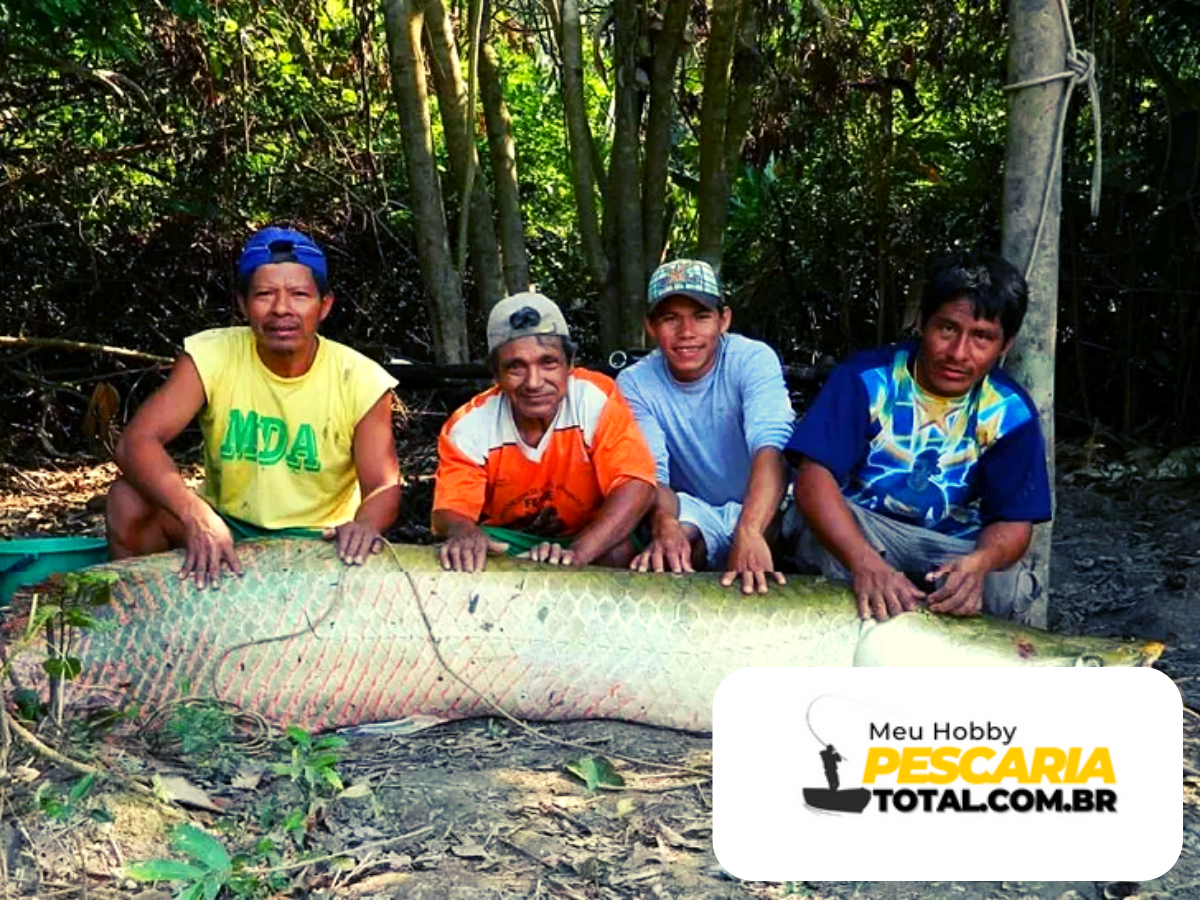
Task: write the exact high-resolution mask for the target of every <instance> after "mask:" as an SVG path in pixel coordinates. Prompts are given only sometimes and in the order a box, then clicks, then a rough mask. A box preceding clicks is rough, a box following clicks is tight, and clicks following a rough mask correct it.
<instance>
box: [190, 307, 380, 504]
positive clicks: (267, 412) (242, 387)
mask: <svg viewBox="0 0 1200 900" xmlns="http://www.w3.org/2000/svg"><path fill="white" fill-rule="evenodd" d="M317 340H318V344H317V355H316V357H315V358H314V359H313V364H312V368H310V369H309V370H308V371H307V372H306V373H305V374H303V375H301V376H299V377H297V378H281V377H280V376H278V375H276V374H275V373H274V372H272V371H271V370H270V369H268V368H267V367H266V366H265V365H263V362H262V360H260V359H259V357H258V351H257V350H256V348H255V341H254V334H253V333H252V332H251V331H250V329H249V328H247V327H244V326H243V327H238V328H217V329H213V330H211V331H202V332H200V333H199V334H195V335H192V336H191V337H189V338H187V339H186V340H185V341H184V343H183V349H184V352H186V353H187V354H188V356H190V357H191V358H192V361H193V362H194V363H195V364H196V368H197V370H198V371H199V372H200V380H201V381H202V382H203V384H204V393H205V397H206V399H207V403H206V404H205V406H204V409H203V410H201V413H200V429H201V431H202V432H203V433H204V488H203V496H204V498H205V499H206V500H208V502H209V503H211V504H212V505H213V506H214V507H215V508H216V509H217V510H218V511H219V512H222V513H225V514H226V515H230V516H234V517H235V518H238V519H243V520H245V521H247V522H250V523H252V524H254V525H258V526H259V527H261V528H321V527H324V526H326V525H338V524H341V523H342V522H347V521H349V520H351V519H353V518H354V513H355V512H356V511H357V509H358V505H359V503H360V502H361V496H360V492H359V489H358V474H357V471H356V469H355V466H354V455H353V441H354V429H355V427H356V426H357V425H358V422H359V420H361V419H362V417H363V416H364V415H366V413H367V411H368V410H370V409H371V407H372V406H374V405H375V403H376V402H378V400H379V398H380V397H382V396H383V395H384V393H386V392H387V391H389V390H391V389H392V388H393V387H395V385H396V379H394V378H392V376H390V375H389V374H388V373H387V372H386V371H384V369H383V368H382V367H381V366H379V365H377V364H376V363H374V362H372V361H371V360H369V359H367V358H366V357H365V356H363V355H362V354H361V353H358V352H356V351H354V350H351V349H350V348H349V347H346V346H344V345H342V344H339V343H337V342H335V341H330V340H326V339H325V338H321V337H318V338H317Z"/></svg>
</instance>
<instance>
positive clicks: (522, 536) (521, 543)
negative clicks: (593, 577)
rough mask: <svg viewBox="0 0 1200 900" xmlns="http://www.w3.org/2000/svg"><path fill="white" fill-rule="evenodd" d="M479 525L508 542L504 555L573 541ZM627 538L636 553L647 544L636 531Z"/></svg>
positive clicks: (495, 536)
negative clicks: (539, 546)
mask: <svg viewBox="0 0 1200 900" xmlns="http://www.w3.org/2000/svg"><path fill="white" fill-rule="evenodd" d="M479 527H480V530H482V531H483V533H484V534H486V535H487V536H488V537H490V538H492V539H493V540H497V541H500V542H502V543H505V544H508V549H507V550H505V551H504V555H505V556H520V555H521V554H522V553H528V552H529V551H530V550H532V549H533V548H534V547H536V546H537V545H538V544H545V543H547V542H549V543H551V544H558V546H560V547H562V548H563V549H564V550H565V549H568V548H570V546H571V545H572V544H573V543H575V538H573V537H545V536H543V535H540V534H530V533H529V532H527V531H517V530H515V529H513V528H501V527H500V526H499V525H481V526H479ZM629 539H630V540H631V541H633V547H634V549H635V550H637V552H638V553H641V552H642V551H643V550H645V549H646V547H648V546H649V545H648V544H647V543H646V542H645V541H644V540H642V538H641V536H640V535H638V533H637V532H636V531H635V532H633V534H631V535H629Z"/></svg>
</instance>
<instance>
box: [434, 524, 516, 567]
mask: <svg viewBox="0 0 1200 900" xmlns="http://www.w3.org/2000/svg"><path fill="white" fill-rule="evenodd" d="M507 549H508V544H505V543H503V542H502V541H494V540H492V539H491V538H489V537H488V536H487V533H486V532H484V530H483V529H482V528H480V527H479V526H478V525H474V524H470V523H464V524H460V525H458V526H457V529H456V531H455V533H454V534H453V535H451V536H450V538H449V539H448V540H447V541H446V543H444V544H442V546H441V549H440V550H438V559H440V560H441V563H442V568H443V569H449V570H450V571H453V572H482V571H483V570H484V567H486V566H487V558H488V554H489V553H495V554H500V553H503V552H504V551H505V550H507Z"/></svg>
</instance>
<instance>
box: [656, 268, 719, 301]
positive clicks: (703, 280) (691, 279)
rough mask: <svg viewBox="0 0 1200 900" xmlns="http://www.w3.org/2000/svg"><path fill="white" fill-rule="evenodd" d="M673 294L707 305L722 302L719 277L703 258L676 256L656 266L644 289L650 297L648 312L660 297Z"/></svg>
mask: <svg viewBox="0 0 1200 900" xmlns="http://www.w3.org/2000/svg"><path fill="white" fill-rule="evenodd" d="M676 294H682V295H683V296H684V297H691V298H692V299H693V300H695V301H696V302H697V303H703V304H704V305H705V306H707V307H708V308H709V309H718V308H719V307H720V306H721V282H720V279H718V278H717V273H716V272H714V271H713V267H712V266H710V265H709V264H708V263H706V262H704V261H703V260H699V259H676V260H672V261H671V262H668V263H663V264H662V265H661V266H659V267H658V268H657V269H655V270H654V274H653V275H651V276H650V289H649V291H648V292H647V295H648V299H649V301H650V307H649V309H648V310H647V312H654V307H656V306H658V304H659V301H661V300H665V299H666V298H667V297H673V296H674V295H676Z"/></svg>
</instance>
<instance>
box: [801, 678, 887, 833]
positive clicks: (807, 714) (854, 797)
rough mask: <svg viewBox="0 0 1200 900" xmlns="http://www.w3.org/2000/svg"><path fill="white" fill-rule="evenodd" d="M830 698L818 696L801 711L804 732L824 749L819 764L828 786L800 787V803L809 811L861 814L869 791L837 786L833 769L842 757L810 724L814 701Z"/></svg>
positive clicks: (868, 796) (868, 801)
mask: <svg viewBox="0 0 1200 900" xmlns="http://www.w3.org/2000/svg"><path fill="white" fill-rule="evenodd" d="M833 696H834V695H833V694H822V695H821V696H820V697H815V698H813V700H812V702H811V703H809V704H808V709H807V710H805V711H804V724H806V725H807V726H808V730H809V732H810V733H811V734H812V736H813V738H814V739H815V740H816V742H817V743H818V744H820V745H821V746H822V747H823V748H824V749H823V750H821V751H820V757H821V765H822V766H823V767H824V769H825V781H826V782H827V783H828V787H826V788H818V787H806V788H804V802H805V804H807V805H808V806H810V807H812V808H813V809H819V810H823V811H825V812H838V813H861V812H862V811H863V810H864V809H866V808H867V804H868V803H870V802H871V792H870V791H869V790H867V789H866V788H864V787H858V788H842V787H841V779H840V778H839V777H838V770H837V767H838V763H840V762H845V761H846V758H845V757H843V756H842V755H841V754H840V753H838V751H837V748H836V747H834V745H833V744H831V743H828V742H826V741H825V740H824V739H822V737H821V736H820V735H819V734H817V729H816V728H815V727H813V723H812V710H813V707H814V706H816V704H817V702H818V701H820V700H824V699H826V698H827V697H833Z"/></svg>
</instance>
